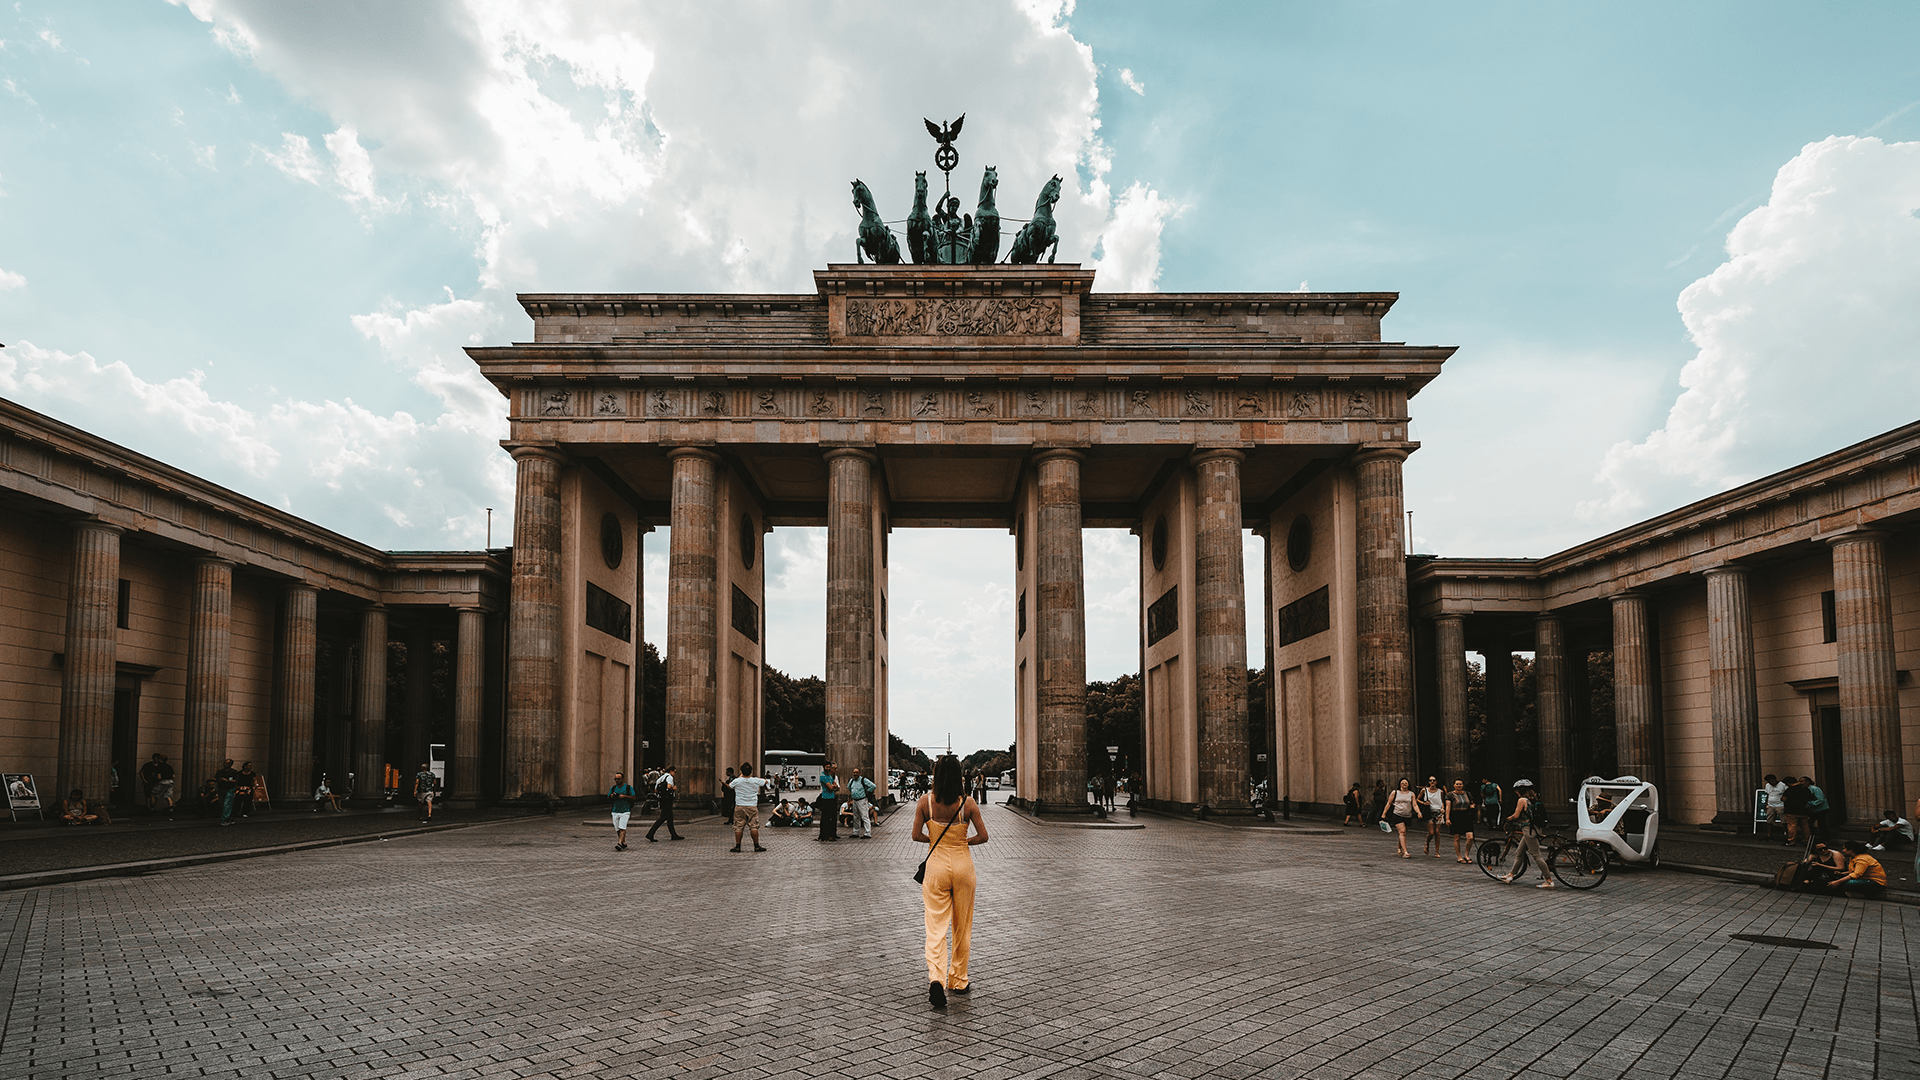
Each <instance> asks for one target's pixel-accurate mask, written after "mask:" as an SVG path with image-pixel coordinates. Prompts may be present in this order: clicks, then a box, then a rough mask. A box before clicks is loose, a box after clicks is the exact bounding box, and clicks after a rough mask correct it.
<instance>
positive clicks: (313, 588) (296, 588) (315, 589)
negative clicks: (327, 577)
mask: <svg viewBox="0 0 1920 1080" xmlns="http://www.w3.org/2000/svg"><path fill="white" fill-rule="evenodd" d="M287 592H288V593H297V592H310V593H313V594H314V595H316V596H317V595H319V593H320V587H319V586H318V585H309V584H307V583H306V582H304V581H289V582H287Z"/></svg>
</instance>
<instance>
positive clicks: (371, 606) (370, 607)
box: [360, 600, 387, 615]
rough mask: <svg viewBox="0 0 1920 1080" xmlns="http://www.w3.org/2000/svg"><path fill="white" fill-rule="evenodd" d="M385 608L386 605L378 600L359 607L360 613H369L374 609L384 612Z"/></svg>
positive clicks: (374, 610)
mask: <svg viewBox="0 0 1920 1080" xmlns="http://www.w3.org/2000/svg"><path fill="white" fill-rule="evenodd" d="M386 610H387V605H385V604H383V603H381V602H380V601H378V600H375V601H372V602H371V603H369V604H367V605H366V606H365V607H363V608H361V609H360V613H361V614H362V615H371V614H373V613H374V612H376V611H378V612H385V611H386Z"/></svg>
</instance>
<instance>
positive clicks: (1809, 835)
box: [1780, 776, 1813, 847]
mask: <svg viewBox="0 0 1920 1080" xmlns="http://www.w3.org/2000/svg"><path fill="white" fill-rule="evenodd" d="M1786 785H1787V790H1786V791H1784V792H1781V794H1780V806H1781V816H1782V817H1784V818H1786V819H1787V846H1788V847H1792V846H1793V845H1795V844H1800V845H1802V846H1805V845H1807V844H1809V843H1811V841H1812V840H1813V829H1812V822H1811V821H1810V820H1809V819H1808V817H1807V806H1808V804H1810V803H1812V802H1813V792H1812V791H1810V790H1808V788H1807V781H1806V778H1805V777H1799V776H1789V777H1787V778H1786Z"/></svg>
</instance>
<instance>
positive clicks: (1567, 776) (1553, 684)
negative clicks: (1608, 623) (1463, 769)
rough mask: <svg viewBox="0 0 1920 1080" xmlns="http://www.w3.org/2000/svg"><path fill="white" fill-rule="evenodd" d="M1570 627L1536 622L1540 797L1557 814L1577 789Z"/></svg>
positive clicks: (1547, 618) (1549, 620) (1550, 618)
mask: <svg viewBox="0 0 1920 1080" xmlns="http://www.w3.org/2000/svg"><path fill="white" fill-rule="evenodd" d="M1569 662H1570V661H1569V659H1568V657H1567V624H1566V622H1565V621H1563V620H1562V619H1561V618H1560V616H1558V615H1542V616H1540V617H1539V618H1537V619H1535V620H1534V622H1533V690H1534V721H1535V724H1534V732H1535V742H1536V744H1537V745H1538V746H1539V752H1540V779H1539V780H1538V783H1539V785H1540V797H1541V798H1542V799H1543V800H1545V802H1546V805H1547V806H1548V808H1550V809H1551V810H1553V811H1555V812H1557V811H1558V810H1559V809H1560V808H1561V807H1563V806H1565V805H1567V800H1568V799H1571V798H1573V796H1574V793H1575V791H1576V788H1575V787H1574V784H1573V780H1574V777H1573V771H1572V769H1570V768H1569V767H1568V765H1569V763H1568V760H1567V758H1568V748H1569V742H1570V736H1571V734H1572V727H1573V677H1572V674H1571V672H1570V671H1569V669H1568V664H1569Z"/></svg>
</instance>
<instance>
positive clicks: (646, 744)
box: [640, 739, 653, 750]
mask: <svg viewBox="0 0 1920 1080" xmlns="http://www.w3.org/2000/svg"><path fill="white" fill-rule="evenodd" d="M652 745H653V743H652V742H651V741H649V740H647V739H641V740H640V749H642V750H645V749H647V748H649V747H651V746H652Z"/></svg>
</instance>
